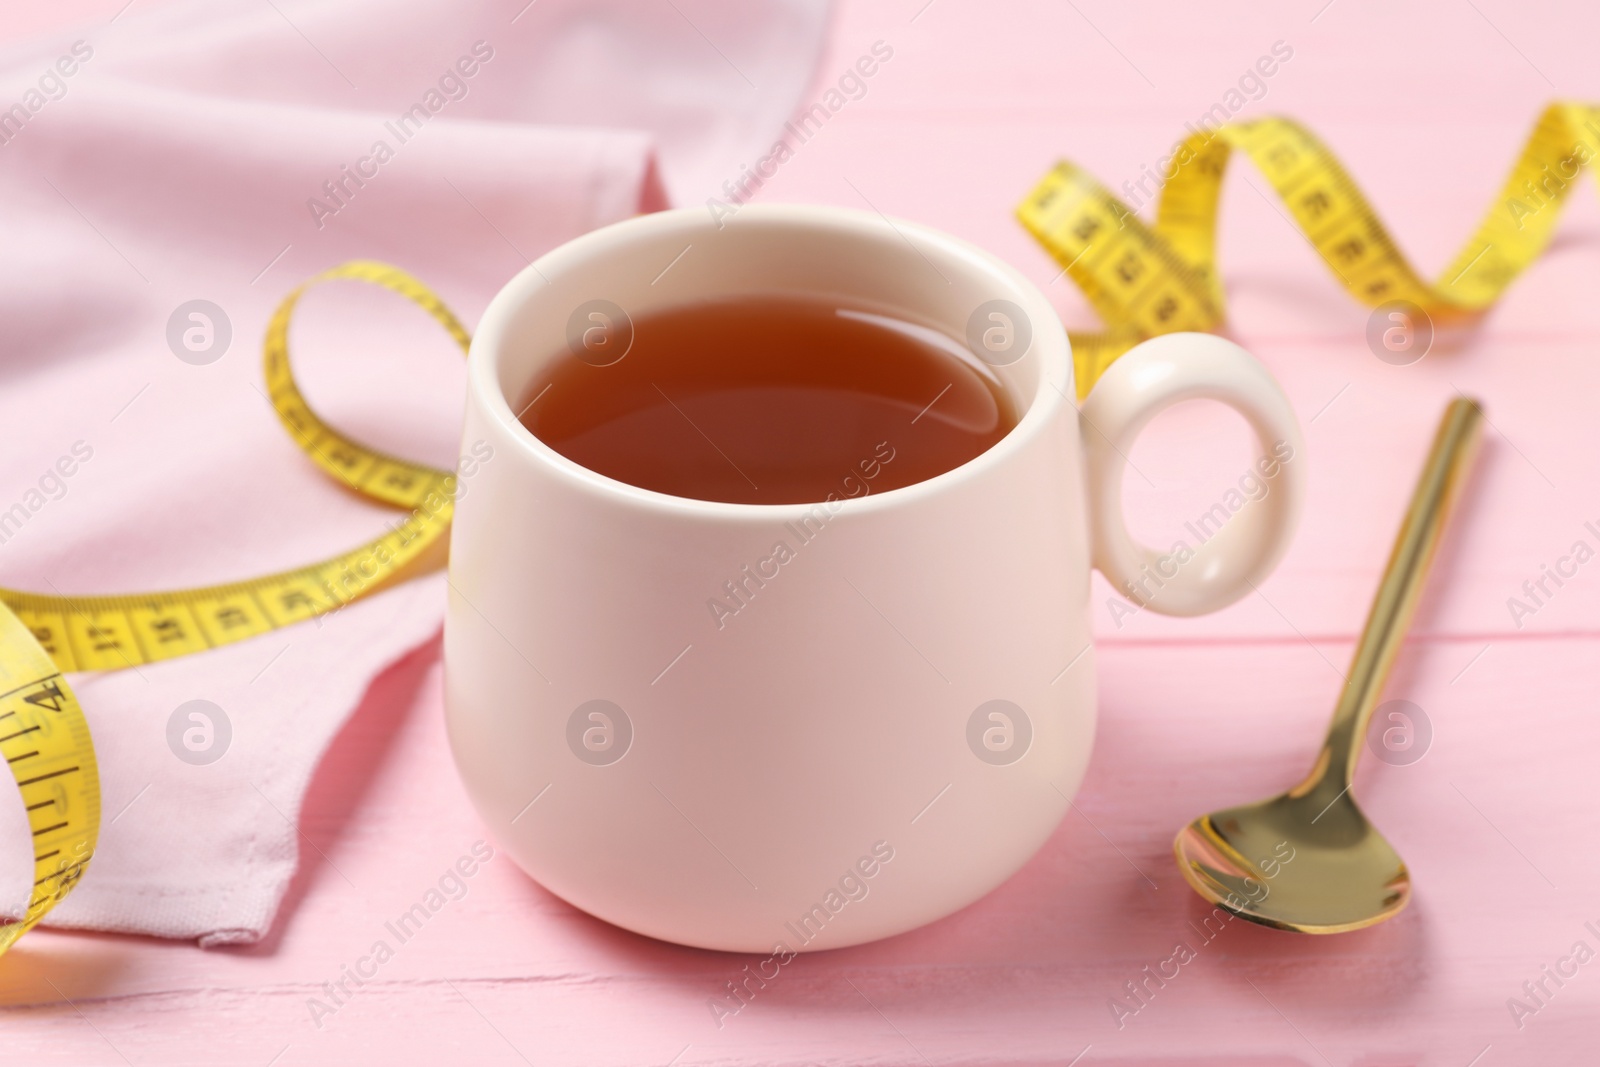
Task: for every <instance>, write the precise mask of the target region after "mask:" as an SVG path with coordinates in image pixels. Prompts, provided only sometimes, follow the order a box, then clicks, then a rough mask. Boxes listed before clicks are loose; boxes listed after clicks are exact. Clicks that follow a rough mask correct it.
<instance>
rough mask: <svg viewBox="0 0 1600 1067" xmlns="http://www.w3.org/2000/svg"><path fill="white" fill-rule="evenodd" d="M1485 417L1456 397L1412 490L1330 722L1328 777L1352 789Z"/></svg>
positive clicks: (1324, 761) (1321, 764) (1323, 766)
mask: <svg viewBox="0 0 1600 1067" xmlns="http://www.w3.org/2000/svg"><path fill="white" fill-rule="evenodd" d="M1482 424H1483V409H1482V408H1481V407H1480V406H1479V405H1478V402H1477V401H1476V400H1472V399H1469V398H1467V397H1461V398H1459V399H1457V400H1452V401H1451V402H1450V406H1449V407H1447V408H1446V409H1445V412H1444V417H1443V418H1442V419H1440V421H1439V429H1438V432H1437V433H1436V434H1435V435H1434V438H1433V448H1432V450H1431V451H1430V452H1429V453H1428V462H1427V465H1426V466H1424V467H1423V469H1422V474H1421V476H1420V477H1419V478H1418V479H1417V487H1416V489H1415V490H1414V491H1413V492H1412V495H1411V505H1410V507H1408V508H1407V509H1406V517H1405V522H1404V523H1403V524H1402V525H1401V527H1400V533H1399V535H1398V536H1397V537H1396V538H1395V542H1394V549H1393V550H1392V551H1391V552H1390V553H1389V563H1388V565H1387V566H1386V567H1385V568H1384V571H1383V582H1382V584H1380V585H1379V586H1378V593H1377V595H1376V596H1375V597H1374V598H1373V601H1372V610H1371V611H1370V612H1369V613H1368V614H1367V624H1366V626H1365V627H1364V628H1363V629H1362V631H1361V641H1360V643H1359V644H1357V645H1356V651H1355V657H1354V658H1353V659H1352V660H1351V663H1350V675H1349V678H1348V679H1347V680H1346V682H1345V687H1344V691H1343V692H1342V693H1341V694H1340V696H1339V704H1338V706H1337V707H1336V708H1335V709H1334V713H1333V722H1332V723H1331V724H1329V726H1328V737H1327V740H1326V741H1325V742H1324V743H1323V752H1322V758H1321V759H1320V760H1318V769H1319V770H1321V771H1322V775H1321V778H1322V780H1323V781H1324V782H1332V781H1335V780H1337V781H1338V783H1339V784H1340V785H1341V786H1344V787H1346V788H1348V787H1349V785H1350V781H1351V778H1352V777H1353V776H1354V775H1355V770H1356V761H1357V760H1358V759H1359V758H1360V755H1361V745H1362V742H1363V741H1364V739H1365V738H1366V734H1367V724H1368V722H1369V721H1370V720H1371V718H1372V709H1373V708H1374V707H1376V706H1377V703H1378V698H1379V697H1380V696H1381V695H1382V693H1383V684H1384V681H1385V680H1386V679H1387V678H1388V676H1389V668H1390V667H1391V666H1392V665H1393V664H1394V658H1395V655H1396V654H1397V653H1398V652H1399V651H1400V645H1401V642H1402V641H1404V640H1405V633H1406V627H1407V626H1409V625H1410V623H1411V615H1412V612H1413V611H1415V610H1416V606H1417V599H1418V597H1419V596H1420V594H1421V593H1422V587H1423V584H1424V583H1425V582H1426V581H1427V577H1428V569H1429V567H1431V566H1432V564H1433V556H1434V550H1435V549H1436V548H1437V547H1438V545H1439V539H1440V537H1441V535H1442V534H1443V533H1444V527H1445V522H1446V521H1447V520H1448V519H1449V517H1450V511H1451V508H1452V507H1453V506H1454V504H1455V501H1456V498H1457V497H1458V496H1460V493H1461V487H1462V484H1463V483H1464V482H1465V481H1466V474H1467V470H1468V468H1469V467H1470V465H1471V462H1472V458H1473V455H1474V454H1475V452H1476V451H1477V449H1476V445H1477V443H1478V436H1479V430H1480V429H1481V427H1482Z"/></svg>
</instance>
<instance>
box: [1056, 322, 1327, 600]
mask: <svg viewBox="0 0 1600 1067" xmlns="http://www.w3.org/2000/svg"><path fill="white" fill-rule="evenodd" d="M1200 399H1205V400H1220V401H1221V402H1222V403H1224V404H1226V405H1228V406H1229V407H1231V408H1233V409H1234V410H1235V411H1237V412H1238V413H1239V414H1241V415H1243V416H1244V417H1245V420H1246V421H1247V422H1248V423H1249V424H1250V427H1251V429H1252V430H1254V431H1255V436H1256V441H1257V443H1258V444H1259V445H1260V448H1261V454H1260V457H1259V458H1258V459H1257V460H1255V461H1254V462H1252V464H1251V466H1250V471H1249V473H1251V474H1253V475H1255V481H1256V482H1258V483H1260V484H1261V485H1262V486H1264V487H1265V494H1264V495H1263V496H1261V497H1259V498H1257V497H1251V496H1246V495H1245V494H1244V493H1243V492H1240V491H1238V490H1234V491H1233V495H1234V496H1236V497H1238V498H1239V499H1240V500H1241V501H1243V503H1242V504H1240V505H1239V506H1238V507H1237V508H1235V507H1232V506H1230V501H1229V500H1228V499H1227V497H1226V496H1225V497H1224V499H1223V500H1221V501H1219V502H1218V504H1217V505H1215V506H1213V507H1212V508H1211V510H1210V511H1209V512H1208V513H1207V515H1206V516H1204V517H1202V518H1201V519H1199V520H1197V521H1198V522H1199V526H1196V525H1195V523H1188V524H1186V529H1185V536H1184V537H1183V538H1181V539H1180V540H1179V541H1178V542H1177V543H1175V544H1174V545H1173V546H1172V548H1171V549H1169V550H1168V551H1166V552H1157V551H1155V550H1153V549H1150V548H1147V547H1146V546H1144V545H1142V544H1140V543H1139V542H1137V541H1135V540H1134V539H1133V537H1132V536H1130V535H1129V533H1128V525H1127V522H1126V520H1125V518H1124V517H1123V514H1122V475H1123V470H1124V468H1125V467H1126V466H1127V463H1128V460H1127V456H1128V453H1129V451H1130V450H1131V449H1132V446H1133V441H1134V438H1136V437H1138V436H1139V432H1140V431H1141V430H1143V429H1144V428H1145V426H1146V425H1147V424H1148V423H1149V422H1150V420H1151V419H1153V418H1155V416H1156V415H1157V414H1159V413H1160V412H1162V411H1164V410H1166V409H1167V408H1169V407H1171V406H1172V405H1173V404H1176V403H1179V402H1180V401H1184V400H1200ZM1078 415H1079V430H1080V433H1081V434H1082V437H1083V451H1084V460H1085V464H1086V467H1087V476H1088V494H1089V523H1090V536H1091V541H1092V545H1093V560H1094V565H1095V566H1096V567H1097V568H1099V570H1100V573H1102V574H1104V575H1105V576H1106V577H1107V578H1108V579H1110V580H1111V584H1112V585H1114V586H1116V587H1117V589H1118V590H1119V591H1120V592H1122V593H1123V595H1125V596H1127V597H1128V599H1130V600H1132V601H1133V602H1134V603H1135V604H1138V605H1139V606H1140V607H1141V608H1148V609H1150V610H1151V611H1155V612H1159V613H1161V614H1163V615H1202V614H1205V613H1206V612H1208V611H1216V610H1218V609H1219V608H1224V607H1227V606H1228V605H1229V604H1231V603H1233V602H1234V601H1236V600H1238V599H1239V598H1240V597H1242V596H1244V595H1245V594H1246V593H1248V592H1250V591H1251V590H1252V589H1254V588H1255V586H1256V584H1257V583H1258V582H1260V581H1262V580H1263V579H1264V578H1266V576H1267V575H1268V574H1270V573H1271V572H1272V568H1273V567H1275V566H1276V565H1277V563H1278V560H1279V559H1280V558H1281V557H1282V556H1283V553H1284V550H1285V549H1286V548H1288V545H1289V538H1290V536H1291V535H1292V534H1293V532H1294V526H1295V522H1296V520H1297V518H1298V517H1299V513H1300V502H1301V497H1302V496H1303V495H1304V490H1305V473H1306V471H1305V458H1304V451H1305V444H1304V441H1303V440H1302V438H1301V436H1300V423H1299V421H1298V420H1297V419H1296V418H1295V414H1294V409H1293V408H1291V407H1290V406H1289V401H1288V398H1287V397H1285V396H1284V395H1283V390H1282V389H1280V388H1279V387H1278V383H1277V382H1276V381H1274V380H1273V378H1272V376H1271V375H1270V374H1268V373H1267V369H1266V368H1265V367H1263V366H1262V365H1261V364H1260V363H1259V362H1257V361H1256V358H1255V357H1254V356H1252V355H1250V353H1248V352H1246V351H1245V350H1244V349H1242V348H1240V347H1239V346H1238V345H1236V344H1234V343H1233V342H1232V341H1229V340H1226V339H1225V338H1221V337H1218V336H1216V335H1215V334H1208V333H1169V334H1163V335H1161V336H1159V337H1154V338H1151V339H1150V340H1148V341H1145V342H1143V343H1142V344H1139V345H1137V346H1136V347H1134V348H1133V349H1131V350H1130V351H1128V352H1127V353H1126V354H1124V355H1123V356H1121V357H1120V358H1119V359H1117V360H1116V361H1115V362H1113V363H1112V364H1111V366H1110V367H1108V368H1107V369H1106V371H1105V373H1104V374H1102V375H1101V377H1100V380H1099V381H1097V382H1096V383H1095V385H1094V388H1093V390H1091V391H1090V393H1089V396H1088V398H1087V399H1086V400H1085V401H1084V402H1083V406H1082V407H1081V408H1080V409H1079V412H1078ZM1219 527H1220V528H1219ZM1190 534H1193V535H1194V536H1193V537H1191V536H1189V535H1190ZM1201 536H1204V538H1205V540H1203V541H1201V540H1200V537H1201Z"/></svg>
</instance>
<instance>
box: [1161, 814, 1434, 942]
mask: <svg viewBox="0 0 1600 1067" xmlns="http://www.w3.org/2000/svg"><path fill="white" fill-rule="evenodd" d="M1172 850H1173V853H1174V854H1175V855H1176V856H1177V860H1178V868H1179V870H1181V871H1182V872H1183V877H1184V879H1185V880H1186V881H1187V882H1188V883H1189V885H1191V886H1192V887H1194V890H1195V892H1197V893H1199V894H1200V895H1201V896H1203V897H1205V898H1207V899H1208V900H1211V901H1213V902H1215V903H1217V904H1220V905H1222V906H1223V907H1225V908H1227V909H1228V910H1229V911H1232V912H1234V913H1235V914H1237V915H1241V916H1243V917H1244V918H1246V919H1249V920H1251V921H1252V922H1257V923H1260V924H1262V925H1263V926H1273V927H1276V928H1278V929H1280V930H1294V931H1297V932H1299V933H1305V934H1337V933H1342V932H1344V931H1346V930H1359V929H1361V928H1362V927H1363V926H1371V925H1373V924H1374V923H1379V922H1382V921H1383V920H1385V919H1388V918H1391V917H1393V916H1394V915H1396V914H1398V913H1399V912H1400V910H1401V909H1402V908H1404V907H1405V906H1406V904H1408V903H1409V902H1410V900H1411V876H1410V874H1409V873H1408V872H1407V871H1406V865H1405V862H1404V861H1403V860H1401V859H1400V856H1399V854H1398V853H1396V852H1395V850H1394V849H1393V848H1392V847H1391V846H1390V845H1389V842H1387V841H1385V840H1384V838H1383V835H1382V834H1380V833H1378V831H1377V828H1376V827H1374V826H1373V825H1372V823H1371V822H1369V821H1368V820H1367V817H1366V815H1364V814H1363V813H1362V811H1361V809H1360V808H1359V807H1357V805H1356V802H1355V800H1354V799H1353V798H1352V797H1351V796H1350V794H1349V792H1348V791H1346V792H1344V793H1342V794H1340V795H1339V796H1337V797H1335V798H1334V799H1333V800H1332V801H1331V802H1327V803H1325V802H1323V800H1322V797H1321V796H1320V795H1317V794H1315V793H1311V794H1303V795H1300V796H1296V795H1295V794H1294V793H1293V792H1289V793H1284V794H1282V795H1281V796H1276V797H1273V798H1272V799H1271V800H1264V801H1261V802H1260V803H1257V804H1247V805H1244V806H1243V807H1237V808H1225V809H1223V810H1222V811H1216V812H1212V813H1211V814H1210V815H1202V816H1200V818H1198V819H1196V820H1194V822H1192V823H1190V824H1189V825H1188V826H1185V827H1184V828H1183V829H1182V830H1181V831H1179V833H1178V836H1177V839H1176V840H1174V841H1173V843H1172Z"/></svg>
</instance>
